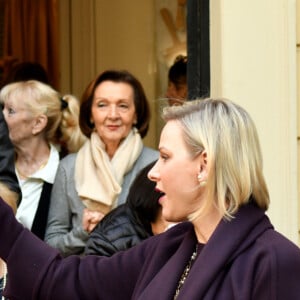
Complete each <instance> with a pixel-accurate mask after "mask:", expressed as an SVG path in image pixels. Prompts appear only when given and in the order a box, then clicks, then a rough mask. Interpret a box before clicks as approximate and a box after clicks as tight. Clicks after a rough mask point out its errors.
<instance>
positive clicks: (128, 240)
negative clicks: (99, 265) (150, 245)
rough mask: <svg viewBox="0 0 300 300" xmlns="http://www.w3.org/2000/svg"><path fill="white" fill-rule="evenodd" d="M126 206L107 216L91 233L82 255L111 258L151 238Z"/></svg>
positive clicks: (149, 230)
mask: <svg viewBox="0 0 300 300" xmlns="http://www.w3.org/2000/svg"><path fill="white" fill-rule="evenodd" d="M148 227H149V229H148V230H146V226H145V225H144V224H143V223H142V222H141V221H140V220H139V218H138V216H137V214H134V213H133V212H132V210H131V209H130V208H129V207H128V205H127V204H126V203H125V204H122V205H120V206H118V207H117V208H115V209H113V210H112V211H111V212H110V213H109V214H107V215H106V216H105V217H104V218H103V219H102V220H101V222H100V223H98V224H97V226H96V227H95V229H94V230H93V231H92V232H91V234H90V236H89V239H88V241H87V243H86V246H85V251H84V254H85V255H88V254H93V255H103V256H111V255H113V254H114V253H116V252H119V251H122V250H127V249H129V248H131V247H133V246H135V245H137V244H139V243H140V242H141V241H143V240H145V239H146V238H148V237H150V236H152V235H153V234H152V232H151V224H149V226H148Z"/></svg>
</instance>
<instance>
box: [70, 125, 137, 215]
mask: <svg viewBox="0 0 300 300" xmlns="http://www.w3.org/2000/svg"><path fill="white" fill-rule="evenodd" d="M142 149H143V143H142V139H141V136H140V135H139V133H138V132H137V130H136V129H133V130H132V131H131V132H130V133H129V134H128V136H127V137H126V139H125V140H124V141H122V142H121V144H120V145H119V147H118V149H117V151H116V152H115V154H114V156H113V158H112V159H111V160H110V159H109V156H108V154H107V152H106V151H105V144H104V143H103V142H102V140H101V139H100V138H99V136H98V134H97V133H96V132H93V133H92V135H91V138H90V139H89V140H87V141H86V142H85V144H84V145H83V146H82V147H81V149H80V150H79V151H78V154H77V157H76V163H75V186H76V190H77V192H78V195H79V197H80V198H81V200H82V201H83V203H84V205H85V206H86V207H87V208H89V209H90V210H97V211H100V212H102V213H104V214H106V213H108V212H109V211H110V210H111V209H112V208H114V207H115V206H116V202H117V201H116V200H117V197H118V195H119V194H120V192H121V186H122V183H123V179H124V176H125V175H126V173H127V172H128V171H130V170H131V169H132V167H133V165H134V163H135V162H136V160H137V158H138V157H139V155H140V154H141V152H142Z"/></svg>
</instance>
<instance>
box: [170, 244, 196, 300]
mask: <svg viewBox="0 0 300 300" xmlns="http://www.w3.org/2000/svg"><path fill="white" fill-rule="evenodd" d="M197 254H198V243H197V244H196V249H195V250H194V252H193V253H192V256H191V258H190V260H189V262H188V264H187V265H186V267H185V268H184V271H183V273H182V275H181V277H180V280H179V282H178V285H177V288H176V291H175V295H174V298H173V300H176V299H177V297H178V295H179V292H180V290H181V288H182V286H183V285H184V283H185V280H186V278H187V276H188V275H189V273H190V270H191V268H192V265H193V262H194V261H195V259H196V257H197Z"/></svg>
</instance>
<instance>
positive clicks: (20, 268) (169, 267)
mask: <svg viewBox="0 0 300 300" xmlns="http://www.w3.org/2000/svg"><path fill="white" fill-rule="evenodd" d="M0 240H1V241H4V242H1V243H0V256H1V257H2V258H4V259H5V260H6V261H7V265H8V270H9V272H8V274H9V278H8V286H7V288H6V292H5V293H6V295H7V296H8V298H10V299H55V300H60V299H72V300H77V299H78V300H79V299H81V300H82V299H84V300H87V299H93V300H96V299H107V300H126V299H132V300H137V299H138V300H150V299H151V300H153V299H155V300H171V299H173V296H174V293H175V290H176V287H177V284H178V281H179V278H180V276H181V274H182V272H183V269H184V267H185V266H186V264H187V262H188V261H189V258H190V256H191V254H192V252H193V251H194V249H195V245H196V243H197V240H196V237H195V233H194V228H193V225H192V224H191V223H189V222H185V223H181V224H178V225H176V226H174V227H172V228H170V229H169V230H167V231H166V232H164V233H163V234H159V235H155V236H153V237H150V238H148V239H146V240H145V241H143V242H142V243H140V244H139V245H137V246H135V247H133V248H131V249H129V250H127V251H122V252H119V253H116V254H115V255H113V256H112V257H101V256H94V255H91V256H86V257H80V256H69V257H67V258H65V259H63V258H62V257H61V256H60V255H59V254H58V252H57V250H55V249H53V248H51V247H50V246H48V245H46V244H45V243H43V242H42V241H40V240H39V239H38V238H36V237H35V236H34V235H32V234H31V233H30V232H29V231H28V230H26V229H24V228H23V227H22V225H21V224H19V223H18V222H16V221H15V219H14V216H13V214H12V212H11V209H10V208H9V207H8V206H7V205H5V203H4V202H3V201H2V200H1V199H0ZM299 282H300V250H299V248H298V247H297V246H296V245H294V244H293V243H292V242H290V241H289V240H287V239H286V238H285V237H283V236H282V235H281V234H279V233H278V232H276V231H275V230H274V229H273V227H272V225H271V223H270V221H269V219H268V217H267V216H266V215H265V214H264V211H262V210H261V209H259V208H257V207H256V206H255V205H254V204H249V205H245V206H243V207H241V208H240V210H239V212H238V213H237V214H236V215H235V218H234V219H232V220H231V221H225V220H222V221H221V222H220V224H219V225H218V226H217V228H216V230H215V232H214V233H213V235H212V236H211V238H210V239H209V241H208V243H207V244H206V245H205V246H204V248H203V249H202V251H201V252H200V254H199V255H198V257H197V258H196V260H195V262H194V264H193V266H192V268H191V271H190V273H189V275H188V277H187V280H186V282H185V284H184V285H183V287H182V289H181V292H180V294H179V297H178V300H199V299H201V300H237V299H238V300H250V299H252V300H253V299H255V300H266V299H267V300H285V299H289V300H290V299H293V300H294V299H299V295H300V284H299Z"/></svg>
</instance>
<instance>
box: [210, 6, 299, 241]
mask: <svg viewBox="0 0 300 300" xmlns="http://www.w3.org/2000/svg"><path fill="white" fill-rule="evenodd" d="M210 3H211V8H210V9H211V66H212V71H211V76H212V82H211V85H212V91H211V95H212V96H213V97H214V96H222V97H226V98H229V99H231V100H233V101H235V102H237V103H239V104H240V105H242V106H243V107H244V108H246V109H247V110H248V112H249V113H250V114H251V116H252V117H253V119H254V121H255V123H256V125H257V129H258V133H259V136H260V141H261V146H262V152H263V156H264V173H265V177H266V181H267V184H268V186H269V191H270V196H271V205H270V209H269V213H268V214H269V216H270V218H271V220H272V222H273V224H274V225H275V228H277V230H278V231H280V232H281V233H283V234H284V235H286V236H287V237H289V238H290V239H291V240H293V241H294V242H296V243H298V208H297V205H298V200H297V122H296V121H297V119H296V117H297V106H296V105H297V95H296V32H295V22H296V18H295V14H296V3H295V1H294V0H272V1H269V0H251V1H241V0H220V1H213V0H211V1H210Z"/></svg>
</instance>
